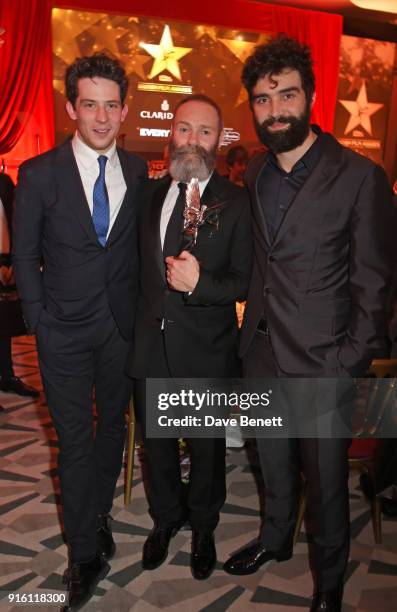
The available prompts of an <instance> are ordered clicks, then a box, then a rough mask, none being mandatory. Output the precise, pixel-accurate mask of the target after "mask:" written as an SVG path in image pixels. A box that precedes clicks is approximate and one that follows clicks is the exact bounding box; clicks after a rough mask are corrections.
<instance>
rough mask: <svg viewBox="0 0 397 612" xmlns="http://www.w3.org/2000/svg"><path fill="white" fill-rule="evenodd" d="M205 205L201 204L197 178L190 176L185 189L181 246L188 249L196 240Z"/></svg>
mask: <svg viewBox="0 0 397 612" xmlns="http://www.w3.org/2000/svg"><path fill="white" fill-rule="evenodd" d="M206 209H207V207H206V206H205V204H203V205H202V206H201V202H200V189H199V182H198V179H196V178H192V179H191V180H190V182H189V184H188V186H187V189H186V202H185V210H184V211H183V236H184V239H183V247H184V249H185V250H186V251H190V250H191V249H192V248H193V247H194V245H195V244H196V242H197V233H198V228H199V226H200V225H202V223H203V215H204V212H205V211H206Z"/></svg>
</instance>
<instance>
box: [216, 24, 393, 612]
mask: <svg viewBox="0 0 397 612" xmlns="http://www.w3.org/2000/svg"><path fill="white" fill-rule="evenodd" d="M242 81H243V83H244V85H245V87H246V89H247V91H248V95H249V100H250V106H251V110H252V113H253V118H254V123H255V126H256V129H257V133H258V136H259V139H260V140H261V142H262V143H263V144H264V145H266V146H267V147H268V148H269V153H268V154H266V153H265V154H261V155H259V156H257V157H255V158H254V159H253V160H252V161H251V162H250V164H249V166H248V169H247V173H246V177H245V178H246V183H247V185H248V187H249V190H250V193H251V199H252V215H253V231H254V246H255V256H254V268H253V273H252V278H251V282H250V289H249V292H248V298H247V307H246V311H245V317H244V322H243V328H242V335H241V344H240V355H241V357H242V358H243V372H244V376H245V377H247V378H262V377H263V378H265V377H274V378H295V379H300V378H316V379H320V378H323V379H325V380H322V381H319V380H317V382H315V381H313V382H312V383H311V384H310V385H308V384H307V383H305V384H304V386H305V387H307V389H309V388H311V387H312V385H313V384H316V385H320V386H319V387H318V388H320V387H321V388H322V386H323V385H324V383H325V384H326V385H329V386H330V388H331V386H332V384H334V385H335V388H336V389H338V388H342V387H343V386H344V385H346V386H350V383H349V377H353V376H354V377H357V376H364V375H365V372H366V369H367V367H368V365H369V363H370V362H371V359H373V358H374V357H382V356H386V355H387V343H386V308H385V306H386V299H387V284H388V282H389V280H390V271H391V266H390V261H391V251H392V246H391V236H390V232H389V231H388V228H391V227H392V223H391V217H392V214H393V211H392V204H391V190H390V187H389V185H388V181H387V178H386V175H385V173H384V172H383V170H382V169H381V168H380V167H379V166H377V165H375V164H374V163H372V162H371V161H370V160H368V159H366V158H364V157H361V156H360V155H357V154H356V153H354V152H353V151H351V150H350V149H347V148H344V147H342V146H341V145H340V144H339V143H338V142H337V141H336V140H335V139H334V138H333V137H332V136H331V135H330V134H326V133H324V132H322V131H321V129H320V128H319V127H318V126H316V125H310V121H309V117H310V111H311V108H312V105H313V103H314V99H315V93H314V74H313V68H312V59H311V56H310V51H309V49H308V47H306V46H303V45H301V44H299V43H298V42H297V41H296V40H294V39H291V38H288V37H286V36H280V37H277V38H275V39H273V40H272V41H270V42H269V43H268V44H266V45H262V46H259V47H257V48H256V50H255V51H254V53H253V54H252V55H251V56H250V57H249V58H248V59H247V61H246V64H245V66H244V69H243V73H242ZM327 379H329V380H327ZM332 379H334V380H332ZM303 382H304V381H303ZM290 383H292V384H294V388H295V387H296V386H297V385H298V384H299V381H296V382H295V383H293V381H290ZM302 384H303V383H302ZM301 388H302V386H301ZM313 388H314V387H313ZM304 393H305V391H303V394H304ZM335 397H338V396H337V395H336V396H335ZM295 399H296V402H295V401H292V403H291V406H292V409H293V410H297V409H298V408H297V406H296V405H297V404H298V401H297V400H298V399H302V397H301V396H299V398H298V397H296V398H295V397H294V398H293V400H295ZM323 399H324V400H325V399H328V398H326V397H324V398H323ZM339 406H340V403H339V404H338V402H335V403H334V404H333V405H332V407H331V412H330V416H331V417H332V418H337V415H338V414H339V411H338V408H339ZM307 408H308V409H309V408H310V406H308V407H307ZM299 409H302V412H301V413H300V414H302V415H303V416H304V414H305V404H304V403H302V402H301V403H300V405H299ZM346 416H348V415H346ZM349 444H350V440H349V439H347V438H344V439H340V438H339V439H338V438H335V437H334V438H331V437H328V438H326V437H323V438H320V437H318V438H317V439H313V438H301V439H296V438H295V439H292V438H283V439H280V438H278V439H271V438H268V439H266V440H264V439H258V440H257V445H258V452H259V458H260V463H261V469H262V472H263V477H264V482H265V487H266V507H265V520H264V524H263V529H262V531H261V535H260V538H259V540H258V541H257V542H256V543H254V544H252V545H251V546H249V547H247V548H244V549H243V550H242V551H240V552H239V553H236V554H235V555H233V556H232V557H231V558H230V559H229V560H228V561H227V562H226V564H225V566H224V568H225V570H226V571H227V572H229V573H230V574H238V575H243V574H251V573H253V572H255V571H256V570H257V569H258V568H259V567H261V566H262V565H264V564H265V563H266V562H268V561H271V560H276V561H284V560H287V559H289V558H290V557H291V556H292V546H293V534H294V528H295V524H296V520H297V512H298V496H299V484H300V472H301V470H302V471H303V473H304V477H305V479H306V483H307V498H308V519H309V523H308V530H309V533H310V542H311V550H310V554H311V567H312V570H313V574H314V581H315V593H314V597H313V601H312V605H311V610H313V611H317V610H327V611H328V612H329V611H330V610H332V611H337V610H340V609H341V601H342V590H343V576H344V572H345V569H346V564H347V559H348V554H349V504H348V486H347V481H348V461H347V459H348V457H347V453H348V448H349Z"/></svg>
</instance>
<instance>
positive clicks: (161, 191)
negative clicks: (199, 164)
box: [129, 171, 252, 378]
mask: <svg viewBox="0 0 397 612" xmlns="http://www.w3.org/2000/svg"><path fill="white" fill-rule="evenodd" d="M170 184H171V178H170V177H166V178H164V179H162V180H160V181H147V182H146V184H145V185H144V187H143V191H142V196H141V199H142V201H141V209H140V219H139V245H140V257H141V273H140V291H139V299H138V308H137V317H136V330H135V340H136V341H135V347H134V354H133V356H132V358H131V360H130V364H129V373H130V375H132V376H134V377H136V378H145V377H146V376H147V371H148V366H149V364H150V360H151V357H152V350H153V346H154V344H155V342H156V339H157V338H158V335H159V333H160V325H161V321H162V319H163V318H164V319H165V328H164V341H165V348H166V354H167V360H168V363H169V368H170V371H171V374H172V376H173V377H181V378H183V377H211V376H232V375H233V376H234V375H236V374H238V371H239V367H238V359H237V334H238V329H237V321H236V308H235V302H236V300H242V299H244V298H245V295H246V292H247V289H248V282H249V276H250V271H251V260H252V236H251V219H250V207H249V199H248V193H247V192H246V190H244V189H242V188H241V187H237V186H236V185H234V184H233V183H230V182H229V181H228V180H226V179H224V178H223V177H221V176H220V175H219V174H218V173H217V172H216V171H215V172H214V173H213V174H212V176H211V179H210V181H209V183H208V185H207V187H206V189H205V191H204V193H203V195H202V198H201V200H202V203H204V204H207V205H208V206H211V205H215V204H222V205H223V206H222V209H221V211H220V212H219V217H218V220H219V223H218V229H215V228H214V227H213V226H211V225H208V224H206V225H204V226H202V227H201V228H200V229H199V232H198V240H197V244H196V245H195V247H194V248H193V250H192V253H193V255H195V257H197V259H198V260H199V262H200V268H201V269H200V277H199V281H198V283H197V286H196V288H195V290H194V291H193V293H192V294H191V295H190V296H187V295H186V294H184V293H181V292H177V291H169V289H168V286H167V283H166V278H165V263H164V257H163V253H162V249H161V243H160V216H161V210H162V206H163V203H164V199H165V196H166V194H167V192H168V189H169V186H170Z"/></svg>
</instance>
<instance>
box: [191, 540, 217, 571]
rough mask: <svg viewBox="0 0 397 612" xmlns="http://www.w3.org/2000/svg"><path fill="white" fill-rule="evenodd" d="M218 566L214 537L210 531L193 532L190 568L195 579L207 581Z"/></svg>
mask: <svg viewBox="0 0 397 612" xmlns="http://www.w3.org/2000/svg"><path fill="white" fill-rule="evenodd" d="M215 564H216V548H215V542H214V535H213V533H212V531H210V530H208V529H199V530H193V537H192V554H191V557H190V567H191V570H192V575H193V578H196V580H205V579H206V578H208V577H209V576H211V574H212V572H213V571H214V567H215Z"/></svg>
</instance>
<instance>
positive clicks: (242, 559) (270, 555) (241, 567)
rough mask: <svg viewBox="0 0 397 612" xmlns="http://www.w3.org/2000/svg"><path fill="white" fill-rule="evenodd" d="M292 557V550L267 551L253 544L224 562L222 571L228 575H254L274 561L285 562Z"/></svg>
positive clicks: (259, 545)
mask: <svg viewBox="0 0 397 612" xmlns="http://www.w3.org/2000/svg"><path fill="white" fill-rule="evenodd" d="M291 557H292V550H289V549H288V550H279V551H277V552H274V551H271V550H267V549H266V548H265V547H264V546H263V545H262V544H259V543H255V544H251V546H247V548H244V549H243V550H241V551H240V552H238V553H236V554H235V555H233V556H232V557H230V559H228V560H227V561H226V563H225V564H224V566H223V569H224V570H225V572H227V573H228V574H235V575H237V576H246V575H247V574H254V573H255V572H256V571H257V570H258V569H259V568H260V567H261V566H262V565H264V564H265V563H268V561H272V560H273V559H275V560H276V561H287V560H288V559H291Z"/></svg>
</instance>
